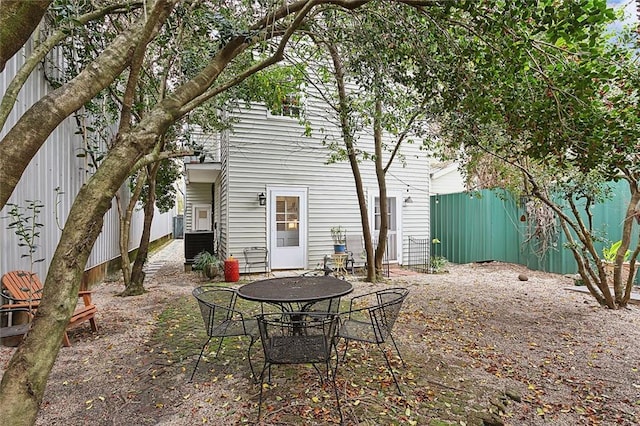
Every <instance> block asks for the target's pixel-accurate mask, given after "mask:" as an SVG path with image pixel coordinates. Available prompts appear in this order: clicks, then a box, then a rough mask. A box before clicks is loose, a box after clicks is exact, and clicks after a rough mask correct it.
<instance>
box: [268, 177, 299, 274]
mask: <svg viewBox="0 0 640 426" xmlns="http://www.w3.org/2000/svg"><path fill="white" fill-rule="evenodd" d="M269 206H270V214H269V217H270V219H269V223H270V225H269V245H270V251H271V268H272V269H298V268H304V267H305V265H306V250H307V245H306V244H307V242H306V235H307V229H306V219H305V218H306V216H307V210H306V209H307V191H306V189H293V188H292V189H288V188H277V189H276V188H274V189H270V190H269Z"/></svg>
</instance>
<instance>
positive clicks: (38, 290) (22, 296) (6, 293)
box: [0, 271, 98, 346]
mask: <svg viewBox="0 0 640 426" xmlns="http://www.w3.org/2000/svg"><path fill="white" fill-rule="evenodd" d="M42 288H43V287H42V283H41V282H40V279H39V278H38V275H36V274H35V273H32V272H28V271H11V272H7V273H6V274H4V275H3V276H2V297H3V298H5V299H8V300H9V301H10V302H11V303H9V304H5V305H2V306H1V307H0V308H1V309H13V310H16V309H23V310H26V311H27V312H28V313H29V315H30V316H31V317H33V314H34V312H35V310H36V309H37V308H38V305H39V304H40V298H41V295H42ZM78 297H79V298H82V302H83V303H82V304H80V303H78V305H79V306H78V307H76V310H75V312H74V313H73V315H72V316H71V319H70V320H69V324H68V325H67V330H69V329H70V328H73V327H75V326H77V325H79V324H81V323H83V322H85V321H89V324H90V325H91V330H93V331H98V326H97V324H96V320H95V314H96V312H97V308H96V305H94V304H93V303H92V302H91V292H90V291H80V292H79V293H78ZM28 325H29V324H27V326H28ZM14 327H15V328H14ZM5 328H7V327H5ZM9 328H10V330H6V331H5V332H6V333H18V332H19V331H20V330H21V328H20V327H19V326H11V327H9ZM28 328H29V327H27V330H28ZM25 332H26V330H25ZM22 334H24V333H22ZM15 335H17V334H14V336H15ZM63 344H64V345H65V346H71V342H70V341H69V336H68V335H67V332H66V331H65V333H64V336H63Z"/></svg>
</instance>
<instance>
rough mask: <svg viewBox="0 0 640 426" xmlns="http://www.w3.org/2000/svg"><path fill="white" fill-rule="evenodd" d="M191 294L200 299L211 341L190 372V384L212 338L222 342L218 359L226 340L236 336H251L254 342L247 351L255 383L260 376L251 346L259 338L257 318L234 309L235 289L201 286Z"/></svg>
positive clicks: (219, 344)
mask: <svg viewBox="0 0 640 426" xmlns="http://www.w3.org/2000/svg"><path fill="white" fill-rule="evenodd" d="M192 294H193V296H194V297H195V298H196V299H197V300H198V305H199V306H200V313H201V314H202V319H203V321H204V327H205V329H206V331H207V336H208V339H207V341H206V342H205V343H204V345H202V350H201V351H200V355H199V356H198V361H196V366H195V367H194V369H193V373H191V379H189V381H192V380H193V376H194V375H195V374H196V370H197V369H198V364H199V363H200V359H201V358H202V354H203V353H204V349H205V348H206V347H207V345H208V344H209V342H210V341H211V339H212V338H214V337H217V338H219V339H220V342H219V343H218V349H217V350H216V352H215V356H216V357H217V356H218V353H219V352H220V348H221V347H222V342H223V340H224V338H225V337H233V336H248V337H249V338H250V339H251V341H250V342H249V348H248V349H247V358H248V359H249V367H250V368H251V374H253V377H254V380H256V378H257V376H256V374H255V370H254V369H253V364H252V362H251V347H252V346H253V344H254V343H255V341H256V340H257V338H258V336H259V333H258V324H257V322H256V320H255V319H254V318H245V314H243V313H242V312H240V311H238V310H236V309H235V305H236V298H237V293H236V290H234V289H231V288H224V287H214V286H202V287H197V288H195V289H194V290H193V293H192Z"/></svg>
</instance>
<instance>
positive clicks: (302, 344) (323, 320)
mask: <svg viewBox="0 0 640 426" xmlns="http://www.w3.org/2000/svg"><path fill="white" fill-rule="evenodd" d="M257 318H258V327H259V329H260V339H261V341H262V348H263V349H264V356H265V364H309V363H311V364H312V363H327V362H328V361H329V359H330V358H331V350H332V347H333V346H332V344H333V343H332V342H333V336H334V334H335V330H336V325H337V319H338V318H337V316H336V315H335V314H331V313H328V312H324V313H310V312H282V313H276V314H262V315H259V316H258V317H257Z"/></svg>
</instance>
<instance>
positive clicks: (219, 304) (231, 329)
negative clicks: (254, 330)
mask: <svg viewBox="0 0 640 426" xmlns="http://www.w3.org/2000/svg"><path fill="white" fill-rule="evenodd" d="M193 296H194V297H195V298H196V299H197V300H198V305H199V307H200V313H201V314H202V320H203V321H204V326H205V329H206V330H207V334H208V335H209V336H212V337H221V336H225V337H226V336H242V335H247V334H251V332H250V330H248V329H247V328H248V327H247V324H246V323H245V321H244V320H243V318H242V316H241V315H240V313H238V315H237V318H236V316H235V314H236V311H235V310H234V308H235V304H236V292H235V290H233V289H230V288H220V287H217V288H214V287H198V288H196V289H194V291H193Z"/></svg>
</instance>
